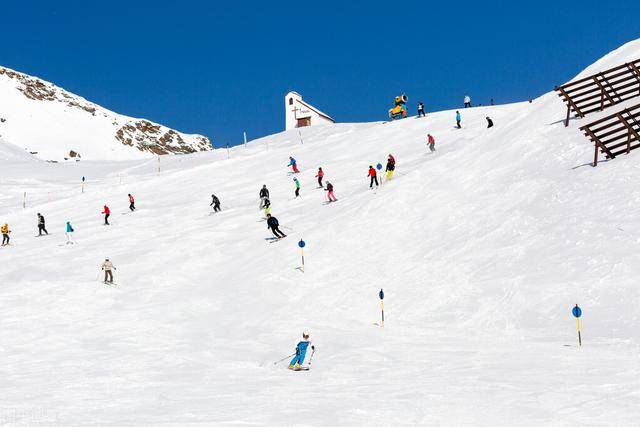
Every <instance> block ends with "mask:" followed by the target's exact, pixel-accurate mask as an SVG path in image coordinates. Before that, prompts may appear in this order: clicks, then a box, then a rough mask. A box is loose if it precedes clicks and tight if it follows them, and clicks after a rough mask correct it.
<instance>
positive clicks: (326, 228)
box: [0, 51, 640, 426]
mask: <svg viewBox="0 0 640 427" xmlns="http://www.w3.org/2000/svg"><path fill="white" fill-rule="evenodd" d="M634 53H636V51H634ZM634 56H637V54H636V55H634ZM615 58H616V60H619V55H618V54H616V56H615ZM601 65H602V66H603V67H604V66H606V64H604V63H603V64H601ZM634 102H635V101H634ZM460 111H461V113H462V115H463V121H462V124H463V128H462V129H460V130H458V129H455V130H454V129H451V126H452V124H453V123H454V114H455V111H443V112H436V113H429V114H428V116H427V117H426V118H424V119H421V120H402V121H396V122H390V123H385V124H382V123H367V124H337V125H332V126H323V127H316V128H309V129H304V130H302V134H303V138H304V145H301V144H300V143H299V137H298V132H297V131H292V132H284V133H281V134H278V135H274V136H270V137H267V138H263V139H260V140H256V141H253V142H252V143H250V144H248V145H247V147H235V148H232V149H231V150H230V152H231V159H227V153H226V150H218V151H215V152H210V153H200V154H196V155H189V156H176V157H170V158H166V159H164V158H163V165H162V172H161V173H160V174H158V173H157V172H156V168H157V164H156V163H155V162H154V161H148V160H141V161H129V162H92V163H90V162H79V163H77V164H58V165H51V164H46V163H42V162H37V161H34V160H33V159H31V158H28V157H27V156H23V154H22V153H20V152H19V150H18V152H16V151H15V150H14V149H13V148H11V146H10V145H8V144H6V143H0V163H1V164H2V167H3V174H2V178H1V179H0V222H3V223H4V222H5V221H6V222H8V223H9V224H10V226H11V228H12V230H13V233H12V235H11V236H12V244H13V246H10V247H7V248H1V249H0V285H1V291H0V310H1V312H2V316H1V317H0V322H1V325H0V326H1V330H2V340H1V342H0V356H1V357H0V372H2V378H3V381H2V383H0V395H1V396H2V399H0V425H32V424H36V423H42V424H46V423H49V424H57V425H78V424H89V423H94V424H98V425H102V424H104V425H107V424H122V425H188V424H202V425H218V424H230V425H239V424H243V425H244V424H250V425H322V426H325V425H326V426H330V425H367V426H377V425H380V426H389V425H487V426H495V425H508V426H512V425H532V426H534V425H557V426H565V425H580V426H585V425H587V426H589V425H633V424H636V423H637V420H638V419H640V364H639V363H638V362H640V351H639V350H640V345H639V338H640V332H639V328H638V320H639V319H638V313H639V309H640V288H639V286H638V283H637V280H636V278H637V277H638V275H639V274H640V263H639V262H638V254H637V252H638V251H637V248H638V244H639V243H640V221H639V220H638V212H640V189H639V188H638V186H637V185H634V183H635V182H637V181H638V178H639V175H640V168H639V167H638V163H637V157H638V153H633V154H632V155H630V156H621V157H620V158H617V159H615V160H614V161H612V162H607V163H602V164H601V165H600V166H598V167H597V168H595V169H594V168H590V167H580V165H583V164H586V163H588V162H589V161H590V159H591V156H592V146H591V144H589V143H588V141H587V140H586V139H584V138H583V137H582V136H581V135H580V132H579V131H578V127H579V125H580V124H581V123H583V122H586V121H585V120H575V121H574V122H572V124H571V127H569V128H568V129H567V128H564V126H563V125H562V123H560V122H559V120H560V119H561V118H562V117H563V114H564V111H565V110H564V107H563V105H562V102H561V101H560V100H558V99H557V96H555V94H547V95H544V96H543V97H541V98H538V99H536V100H535V101H534V102H533V103H532V104H529V103H519V104H512V105H504V106H494V107H482V108H474V109H466V110H465V109H462V110H460ZM608 113H609V111H607V112H605V114H608ZM487 115H490V116H491V117H492V119H493V120H494V122H495V123H496V127H494V128H492V129H486V128H485V121H484V117H485V116H487ZM597 117H598V115H594V116H593V119H594V120H595V119H596V118H597ZM588 120H591V117H589V119H588ZM427 132H429V133H431V134H433V135H434V136H435V137H436V140H437V141H436V149H437V151H436V153H434V154H429V155H427V153H428V148H427V146H426V144H425V141H424V140H425V138H426V134H427ZM389 153H393V155H394V156H395V157H396V159H397V162H398V163H397V170H396V174H395V176H394V179H393V180H392V181H390V182H384V183H383V184H382V185H381V186H380V187H379V188H378V189H377V190H375V191H374V192H371V191H369V189H368V186H369V180H368V177H367V176H366V173H367V168H368V166H369V165H370V164H371V165H374V166H375V165H376V164H377V163H378V162H380V163H382V164H383V165H384V163H385V160H386V156H387V154H389ZM289 155H291V156H293V157H295V158H296V159H297V161H298V164H299V166H300V168H301V173H300V174H299V175H297V176H298V177H299V179H300V182H301V184H302V190H301V194H302V195H303V197H304V198H300V199H297V200H291V198H292V193H293V184H292V181H291V177H290V176H289V175H288V174H287V171H288V169H287V168H286V167H285V165H286V164H287V159H288V156H289ZM319 166H322V168H323V170H324V171H325V179H324V182H325V184H326V182H331V183H333V184H334V186H335V193H336V196H337V198H338V199H339V203H331V204H328V205H326V206H325V205H323V202H324V201H326V192H324V191H313V190H314V189H315V187H316V186H317V185H316V179H315V178H314V176H315V173H316V171H317V168H318V167H319ZM82 176H86V177H87V182H86V183H85V192H84V193H81V192H80V190H81V186H80V177H82ZM121 180H122V184H120V182H121ZM262 184H266V185H267V186H268V187H269V190H270V191H271V202H272V214H273V215H274V216H276V217H277V218H278V219H279V221H280V224H281V225H282V226H283V228H285V227H289V228H290V229H289V228H285V229H284V231H285V232H286V233H287V234H288V237H287V238H286V239H284V240H282V241H280V242H279V244H277V245H270V244H267V241H265V239H267V238H269V237H272V234H271V232H270V230H268V229H267V227H266V222H264V221H261V219H262V218H263V212H262V211H258V210H256V206H257V204H258V192H259V190H260V188H261V187H262ZM613 190H615V191H613ZM24 192H27V207H26V209H22V201H23V193H24ZM127 193H132V194H133V195H134V196H135V197H136V205H137V207H138V208H139V209H138V210H137V211H136V212H135V213H131V214H128V215H117V213H118V212H125V213H127V209H128V199H127ZM211 194H216V195H217V196H218V197H219V198H220V200H221V202H222V212H220V213H218V214H216V215H210V214H209V213H210V211H211V208H210V207H209V206H208V204H209V203H210V196H211ZM105 203H106V204H108V205H109V206H110V207H111V209H112V211H113V212H114V213H116V215H112V216H111V218H110V220H111V221H112V225H111V226H109V227H105V226H103V225H102V215H100V212H101V210H102V206H103V205H104V204H105ZM37 212H41V213H43V215H44V216H45V218H46V220H47V228H48V230H49V232H50V233H52V235H51V236H49V237H48V238H47V239H35V238H33V235H34V232H36V213H37ZM66 221H71V223H72V224H73V226H74V228H75V230H76V232H75V233H74V240H75V241H76V242H77V243H78V244H77V245H64V243H65V241H66V240H65V239H66V238H65V234H64V228H63V227H64V226H65V222H66ZM301 238H303V239H304V240H305V241H306V242H307V246H306V247H305V263H306V269H305V272H304V274H303V273H301V272H300V271H299V269H298V267H300V250H299V248H298V246H297V243H298V241H299V240H300V239H301ZM59 245H63V246H62V247H61V246H59ZM105 257H109V258H110V259H111V260H112V261H113V262H114V264H115V266H116V267H117V271H115V281H116V282H117V283H118V285H117V286H113V287H111V286H105V285H104V284H103V283H101V280H102V273H101V272H100V271H99V266H100V263H101V262H102V260H103V259H104V258H105ZM380 288H384V291H385V294H386V298H385V327H384V328H380V327H379V326H377V322H379V317H380V311H379V300H378V298H377V293H378V291H379V290H380ZM575 303H578V304H580V305H581V307H582V308H583V310H584V316H583V342H584V345H583V347H582V348H578V347H577V337H576V327H575V320H574V319H573V318H572V317H571V315H570V310H571V307H572V306H573V305H574V304H575ZM303 329H309V330H310V331H311V334H312V339H313V341H314V344H315V345H316V348H317V351H316V354H315V356H314V359H313V365H312V368H311V370H310V371H309V372H300V373H298V372H291V371H289V370H287V369H285V367H286V363H287V362H286V361H285V362H283V363H281V364H279V365H277V366H274V365H273V362H274V361H276V360H278V359H280V358H282V357H284V355H286V354H289V353H291V352H292V351H293V349H294V347H295V344H296V343H297V341H298V338H299V335H300V333H301V332H302V330H303Z"/></svg>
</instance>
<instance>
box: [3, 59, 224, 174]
mask: <svg viewBox="0 0 640 427" xmlns="http://www.w3.org/2000/svg"><path fill="white" fill-rule="evenodd" d="M0 136H2V137H3V138H4V139H5V140H6V141H9V142H11V143H13V144H16V145H18V146H20V147H22V148H24V149H26V150H28V151H29V152H33V153H37V154H36V155H37V156H38V157H40V158H42V159H45V160H56V161H58V160H62V159H64V158H67V159H68V158H72V157H76V155H77V154H79V155H80V158H82V159H93V160H124V159H134V158H144V157H149V156H151V155H156V154H187V153H193V152H197V151H207V150H211V149H212V147H211V141H209V139H208V138H207V137H205V136H202V135H187V134H184V133H181V132H178V131H175V130H173V129H170V128H168V127H166V126H162V125H159V124H156V123H153V122H151V121H149V120H146V119H136V118H132V117H128V116H124V115H121V114H117V113H114V112H112V111H110V110H107V109H105V108H103V107H101V106H99V105H97V104H94V103H92V102H90V101H87V100H86V99H84V98H82V97H80V96H77V95H74V94H72V93H70V92H68V91H66V90H64V89H62V88H60V87H58V86H56V85H54V84H52V83H49V82H46V81H44V80H42V79H39V78H36V77H32V76H29V75H27V74H24V73H20V72H17V71H14V70H11V69H9V68H5V67H0ZM72 152H74V153H75V154H74V153H72ZM76 158H77V157H76Z"/></svg>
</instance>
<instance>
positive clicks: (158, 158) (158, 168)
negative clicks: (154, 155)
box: [158, 155, 160, 173]
mask: <svg viewBox="0 0 640 427" xmlns="http://www.w3.org/2000/svg"><path fill="white" fill-rule="evenodd" d="M158 173H160V156H159V155H158Z"/></svg>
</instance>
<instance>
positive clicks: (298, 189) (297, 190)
mask: <svg viewBox="0 0 640 427" xmlns="http://www.w3.org/2000/svg"><path fill="white" fill-rule="evenodd" d="M293 182H295V183H296V197H299V196H300V181H298V178H296V177H293Z"/></svg>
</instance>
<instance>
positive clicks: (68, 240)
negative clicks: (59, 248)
mask: <svg viewBox="0 0 640 427" xmlns="http://www.w3.org/2000/svg"><path fill="white" fill-rule="evenodd" d="M74 231H75V230H74V229H73V227H72V226H71V223H70V222H69V221H67V232H66V235H67V245H73V237H72V236H71V233H73V232H74Z"/></svg>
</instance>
